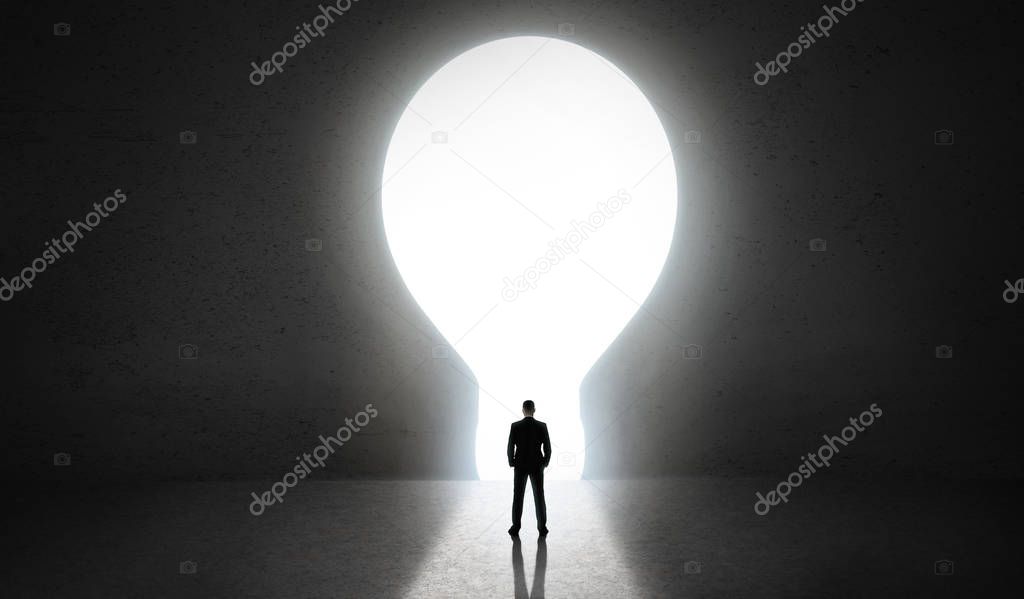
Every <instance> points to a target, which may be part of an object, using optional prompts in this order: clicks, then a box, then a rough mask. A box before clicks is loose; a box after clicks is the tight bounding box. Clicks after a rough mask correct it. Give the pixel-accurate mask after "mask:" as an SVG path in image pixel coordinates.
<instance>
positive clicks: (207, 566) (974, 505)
mask: <svg viewBox="0 0 1024 599" xmlns="http://www.w3.org/2000/svg"><path fill="white" fill-rule="evenodd" d="M776 482H778V481H777V480H772V479H731V480H725V479H712V478H683V479H664V480H633V481H630V480H620V481H611V480H597V481H579V482H572V483H568V482H560V483H552V484H551V485H550V488H549V491H548V505H549V514H550V521H549V527H550V529H551V533H550V536H549V537H548V539H547V543H546V545H547V551H546V558H547V559H546V567H544V568H543V569H537V568H535V566H536V562H535V559H536V555H537V538H536V531H535V528H534V527H535V522H534V521H533V520H532V515H531V513H530V508H531V507H532V506H531V505H530V504H529V502H528V504H527V509H526V515H525V516H524V523H523V530H522V533H521V539H522V541H521V545H520V552H521V555H522V560H523V561H522V564H523V566H522V571H523V576H522V582H521V584H520V585H519V587H520V592H519V593H518V595H517V592H516V587H517V585H516V569H517V566H516V563H515V560H516V558H517V556H516V554H515V552H514V549H513V543H512V542H511V540H510V539H509V537H508V535H507V534H506V532H505V530H506V529H507V528H508V525H509V519H510V516H509V507H510V506H509V504H510V500H511V494H512V493H511V483H508V484H505V483H481V482H472V481H461V482H459V481H452V482H442V481H418V482H417V481H406V482H402V481H390V482H384V481H381V482H369V481H364V482H321V481H308V480H307V481H304V482H302V483H301V484H300V485H298V486H297V487H295V488H293V489H292V490H291V491H289V493H288V494H287V495H286V501H285V503H284V504H281V505H276V506H272V508H271V509H269V510H268V512H266V513H265V514H264V515H263V516H260V517H258V518H257V517H253V516H251V515H250V514H249V513H248V512H247V504H248V501H250V499H249V493H250V492H251V491H259V490H261V489H264V488H266V487H267V486H268V485H269V484H270V481H239V482H233V483H181V484H175V485H160V486H149V487H140V486H123V487H111V486H94V487H84V486H81V485H54V486H50V487H48V488H47V489H45V490H44V489H39V490H25V489H14V490H13V492H12V494H11V496H10V497H11V499H12V504H11V509H9V510H7V511H5V513H4V514H5V522H4V523H3V524H4V530H5V536H4V545H5V555H6V558H5V570H6V580H5V583H4V594H5V596H11V597H24V598H36V597H48V598H64V597H77V598H92V597H96V598H108V597H148V598H156V599H159V598H164V597H167V598H185V597H188V598H191V599H205V598H222V597H260V598H262V597H274V598H276V599H291V598H295V599H299V598H314V597H315V598H321V597H323V598H327V597H331V598H353V599H355V598H364V597H381V598H387V599H418V598H421V597H452V598H466V599H479V598H481V597H517V596H523V593H522V588H523V587H525V588H526V590H527V592H529V591H531V590H532V589H533V588H538V589H539V588H540V587H539V586H537V585H536V584H535V578H534V576H535V575H539V576H541V577H542V578H543V588H544V589H545V591H546V593H545V594H544V596H546V597H549V598H577V597H579V598H601V599H603V598H608V599H623V598H637V599H641V598H665V599H669V598H678V597H739V598H745V597H752V598H760V599H765V598H771V597H787V598H793V597H982V596H984V597H1003V596H1012V595H1011V594H1008V589H1009V588H1011V586H1010V585H1012V588H1016V586H1017V578H1016V573H1017V571H1018V570H1019V568H1018V567H1017V564H1016V561H1017V559H1018V555H1017V553H1016V552H1013V551H1009V550H1007V548H1009V547H1013V546H1015V545H1016V542H1017V540H1018V539H1020V536H1021V534H1022V533H1024V530H1022V528H1024V527H1022V524H1024V523H1022V520H1021V518H1020V515H1019V509H1018V508H1019V505H1020V502H1021V500H1024V493H1022V488H1021V487H1020V485H1019V484H1008V483H1001V484H993V483H982V482H973V483H958V484H953V483H949V482H946V481H918V483H917V484H916V485H913V486H912V485H908V484H907V483H906V482H900V483H894V482H884V481H881V480H872V479H865V480H860V481H851V480H847V479H840V478H838V477H831V478H829V477H828V476H827V475H822V477H821V478H816V479H811V480H809V481H807V482H806V483H805V485H802V486H801V487H800V488H798V489H795V490H794V492H793V493H792V494H791V495H790V499H789V502H788V503H787V504H784V505H780V506H777V507H776V508H774V509H773V510H772V511H771V512H769V514H768V515H767V516H764V517H761V516H757V515H755V514H754V512H753V509H752V505H753V501H754V493H755V491H757V490H762V491H763V490H766V489H767V488H768V486H769V485H774V484H775V483H776ZM941 559H948V560H952V561H953V563H954V569H953V575H951V576H937V575H936V574H935V573H934V564H935V561H937V560H941ZM188 560H191V561H193V562H195V564H196V571H195V573H194V574H181V573H179V566H180V562H183V561H188ZM688 562H691V566H690V568H689V570H688V569H687V563H688ZM692 562H696V563H697V564H699V566H694V565H693V564H692Z"/></svg>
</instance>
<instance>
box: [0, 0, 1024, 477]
mask: <svg viewBox="0 0 1024 599" xmlns="http://www.w3.org/2000/svg"><path fill="white" fill-rule="evenodd" d="M1004 10H1011V9H1010V8H1004V7H1001V6H992V5H990V4H987V3H973V4H967V5H964V4H962V3H956V4H944V3H934V2H898V3H893V2H890V3H883V2H876V1H874V0H867V1H865V2H863V3H862V4H860V5H859V7H858V8H857V9H856V10H855V11H854V12H853V13H851V14H850V15H849V16H847V17H843V18H842V20H841V22H840V23H839V24H838V25H837V26H836V27H835V28H833V29H832V32H831V37H830V38H828V39H822V40H820V41H818V42H817V43H816V44H815V45H814V46H813V47H812V48H810V49H808V50H807V51H806V52H804V54H803V55H801V56H800V57H799V58H798V59H797V60H795V61H794V62H793V64H792V67H791V69H790V72H789V73H787V74H784V75H780V76H778V77H776V78H773V80H772V81H771V83H770V84H769V85H766V86H764V87H759V86H757V85H755V83H754V82H753V79H752V76H753V72H754V63H755V62H758V61H765V60H768V59H769V58H771V57H772V56H774V55H775V54H776V53H777V52H778V51H780V50H782V49H783V48H784V47H785V46H786V45H787V44H789V43H790V42H792V41H793V40H794V39H795V38H796V36H797V35H799V33H800V27H801V26H802V25H804V24H805V23H807V22H808V21H812V20H814V19H816V18H818V17H819V16H820V15H821V14H822V8H821V3H820V2H817V1H801V2H790V3H778V2H761V1H753V0H751V1H748V2H722V1H719V0H700V1H695V2H689V1H688V2H679V1H678V0H640V1H637V2H600V1H589V0H587V1H584V0H555V1H551V2H543V1H542V2H536V1H531V2H525V1H507V2H502V1H493V2H492V1H482V0H445V1H431V2H406V1H397V0H396V1H390V0H361V1H359V2H356V3H354V5H353V7H352V9H351V10H350V11H349V12H348V14H346V15H345V16H344V17H342V18H341V20H340V21H338V22H337V23H335V24H333V25H332V26H331V28H330V30H329V32H328V33H327V35H326V36H325V37H324V38H322V39H316V40H315V41H314V42H313V43H311V44H310V45H309V46H307V47H306V48H304V49H302V50H301V51H300V52H299V53H298V54H297V55H296V56H294V57H292V58H291V59H289V61H288V63H287V66H286V68H285V70H284V72H283V73H280V74H277V75H274V76H273V77H271V78H269V79H268V80H267V81H266V82H265V83H264V84H263V85H262V86H260V87H258V88H256V87H253V86H252V85H251V84H250V83H249V81H248V75H249V72H250V70H251V67H250V66H249V63H250V62H251V61H254V60H256V61H260V60H266V59H267V58H268V57H269V56H270V55H271V53H273V52H274V51H277V50H278V49H280V48H281V46H282V44H283V43H284V42H285V41H287V40H289V39H290V38H291V36H292V35H293V34H294V28H295V27H296V26H298V25H301V24H302V23H303V22H304V21H309V20H310V19H312V18H313V16H315V15H316V14H317V13H318V10H317V9H316V6H315V3H311V2H310V3H281V2H270V1H261V2H245V3H241V2H228V3H221V4H216V5H211V4H210V3H208V2H167V1H157V2H146V3H144V4H139V3H128V2H117V1H109V2H107V1H105V2H77V3H74V4H65V3H57V2H32V3H24V4H22V5H20V6H17V7H11V8H10V10H9V12H8V14H6V15H5V35H4V37H3V41H2V42H0V44H3V46H4V48H5V51H4V52H3V63H4V85H3V92H2V96H3V98H2V102H0V142H2V143H0V157H2V159H3V164H4V165H5V168H4V169H3V172H2V174H0V190H2V192H3V202H2V204H0V238H2V239H3V247H2V254H0V276H5V277H11V276H13V275H14V274H15V273H16V272H18V271H19V270H20V269H21V268H23V267H24V266H25V265H26V264H28V263H30V261H31V260H32V259H33V258H35V257H38V256H39V254H40V253H41V252H42V251H43V247H44V246H43V243H44V242H45V241H46V240H48V239H51V238H52V237H54V236H55V235H59V234H60V233H61V232H62V231H63V230H64V229H65V228H66V221H67V220H69V219H80V218H82V216H83V215H84V214H85V213H86V211H87V210H89V209H90V207H91V206H92V204H93V203H94V202H98V201H100V200H101V199H102V198H103V197H105V196H106V195H108V194H110V193H111V192H112V191H113V190H114V189H116V188H122V189H124V190H125V192H126V193H127V196H128V201H127V203H126V204H125V205H124V206H123V207H122V208H121V209H119V210H118V211H117V212H116V214H114V215H113V216H112V217H111V218H109V219H107V220H106V221H104V222H103V224H101V225H100V226H99V228H98V229H97V230H95V231H93V232H92V233H89V234H88V236H87V237H86V238H85V239H84V240H83V241H81V242H80V243H79V244H78V245H77V247H76V250H75V253H74V254H70V255H67V256H65V257H63V258H62V259H61V261H60V262H58V263H57V264H55V265H54V266H52V267H50V268H49V269H48V270H47V271H46V272H45V273H44V274H42V275H40V276H39V278H38V279H37V281H36V284H35V286H34V287H33V288H32V289H30V290H24V291H22V292H20V293H19V294H18V295H17V297H16V298H15V299H14V300H13V301H11V302H9V303H4V304H0V327H2V330H3V331H4V336H5V339H6V340H7V343H8V346H9V347H13V348H16V350H15V351H12V352H9V354H11V355H7V356H6V357H5V359H4V361H3V364H2V366H0V368H3V374H4V377H3V380H4V393H3V395H4V401H3V402H0V411H2V414H0V415H2V418H0V420H2V421H3V423H4V427H5V438H7V439H8V441H9V449H8V450H7V451H5V452H4V453H3V455H2V456H0V466H2V468H3V470H4V471H5V472H7V473H10V474H13V475H17V476H22V477H26V478H29V479H39V478H52V479H55V480H60V479H66V478H77V479H81V480H89V479H95V478H97V477H103V478H112V479H113V478H119V477H126V476H130V477H136V478H137V477H149V478H153V477H176V478H190V479H195V478H201V479H221V478H231V477H240V476H273V475H275V474H276V473H277V472H279V471H280V470H281V469H282V466H283V465H285V464H288V463H290V462H291V461H292V459H293V457H294V456H295V455H296V452H299V451H303V450H306V449H308V448H309V447H311V446H312V445H313V444H314V443H315V440H316V437H317V436H318V435H319V434H322V433H327V432H328V431H332V430H335V429H336V428H337V427H338V426H339V425H340V424H341V422H342V421H343V419H344V418H345V417H348V416H350V415H351V414H352V413H353V412H354V411H356V410H358V409H361V408H362V406H363V405H364V404H366V403H367V402H371V401H374V402H377V405H378V407H379V409H380V414H381V415H380V418H379V419H377V420H375V421H374V423H373V425H372V426H371V427H369V428H368V430H367V431H366V432H365V433H363V434H362V435H360V436H359V437H358V438H357V439H355V440H354V441H353V442H352V444H351V445H350V446H349V447H348V448H347V450H346V451H345V452H344V453H343V454H342V455H338V456H335V457H334V458H332V460H331V462H330V463H329V464H328V466H327V469H328V471H329V472H330V474H331V476H334V477H337V478H348V477H367V476H370V477H394V478H472V477H473V475H474V472H473V470H474V469H473V464H474V460H473V439H474V425H475V422H476V406H477V402H478V399H479V398H478V396H477V388H476V386H475V384H474V382H473V380H472V374H471V373H469V372H467V371H466V369H465V366H464V365H462V364H461V362H460V361H459V359H458V358H457V356H453V357H452V358H451V359H450V360H448V361H444V360H435V359H433V358H432V357H431V350H432V349H433V347H434V346H435V344H437V343H438V342H439V341H440V338H439V336H438V334H437V332H436V331H435V330H434V328H433V326H432V325H431V324H430V322H429V320H428V319H427V318H426V317H425V316H424V314H422V312H421V311H420V310H419V308H418V307H417V305H416V304H415V303H414V302H413V300H412V298H411V296H410V295H409V293H408V292H407V291H406V289H405V288H404V286H403V283H402V281H401V279H400V278H399V276H398V273H397V272H396V270H395V268H394V266H393V264H392V263H391V260H390V257H389V255H388V252H387V248H386V244H385V240H384V238H383V230H382V224H381V216H380V210H379V194H377V193H376V190H377V189H378V188H379V186H380V185H381V171H382V166H383V159H384V155H385V151H386V146H387V143H388V140H389V136H390V134H391V131H392V128H393V127H394V125H395V123H396V122H397V118H398V116H399V114H400V113H401V111H402V110H403V109H404V108H405V101H406V100H407V99H408V98H409V97H411V96H412V94H413V93H414V92H415V90H416V89H417V88H418V86H419V85H420V84H421V83H422V82H423V81H424V80H425V79H426V78H427V77H428V76H429V75H430V74H431V73H432V72H433V71H434V70H435V69H437V68H438V67H439V66H440V65H442V64H443V63H444V62H445V61H447V60H448V59H450V58H451V57H453V56H454V55H456V54H458V53H459V52H461V51H462V50H464V49H466V48H469V47H471V46H472V45H474V44H478V43H482V42H485V41H488V40H491V39H494V38H497V37H502V36H508V35H515V34H521V33H528V34H545V35H555V34H557V31H558V24H559V23H562V22H569V23H573V24H574V25H575V34H574V36H573V39H574V40H576V41H578V42H579V43H581V44H584V45H586V46H587V47H588V48H591V49H592V50H594V51H596V52H598V53H600V54H602V55H603V56H605V57H606V58H608V59H609V60H611V61H612V62H614V63H615V64H616V65H618V66H619V67H620V68H621V69H622V70H623V71H624V72H626V73H627V74H629V76H630V77H632V78H633V80H634V81H635V82H636V83H637V84H638V85H639V86H640V87H641V89H642V90H643V91H644V92H645V93H646V94H647V95H648V97H649V98H650V99H651V100H652V102H654V103H655V106H656V107H657V109H658V111H659V115H660V117H661V119H662V121H663V123H664V125H665V128H666V130H667V132H668V135H669V138H670V140H671V141H672V143H673V145H675V146H676V159H677V160H676V168H677V175H678V179H679V180H680V181H681V182H682V186H681V190H680V198H679V201H680V210H679V222H678V223H677V236H676V242H675V245H674V246H673V248H672V251H671V254H670V257H669V259H668V262H667V266H666V268H665V270H664V274H663V277H662V279H661V281H660V282H659V284H658V285H657V287H656V288H655V290H654V292H653V293H652V295H651V298H650V300H649V301H648V302H647V303H646V305H645V306H644V310H642V311H640V312H639V314H638V316H637V317H636V318H635V319H634V320H633V322H632V323H631V324H630V325H629V327H628V328H627V329H626V330H625V331H624V332H623V334H622V335H621V336H620V338H619V339H618V340H617V342H616V343H615V344H614V345H613V346H612V347H610V348H609V349H608V351H607V353H606V354H605V356H604V357H603V358H602V359H601V360H600V361H599V362H598V363H597V364H596V365H595V367H594V369H593V371H592V372H591V373H590V375H589V376H588V378H587V379H586V380H585V381H584V384H583V387H582V395H581V397H582V405H583V414H582V416H583V421H584V425H585V427H586V431H587V435H588V443H590V447H589V448H588V461H587V467H588V475H589V476H592V477H599V476H607V477H614V476H625V477H630V476H642V475H660V474H693V473H713V474H721V473H731V474H737V475H739V474H765V475H770V474H772V473H774V472H777V471H780V470H783V471H787V472H788V471H789V469H790V468H791V462H792V456H794V455H800V454H801V453H804V452H806V451H809V450H810V449H811V448H812V447H810V446H813V444H814V442H815V441H816V440H817V439H818V438H819V437H820V435H821V434H823V433H827V432H834V431H835V430H836V429H837V428H838V427H840V426H841V425H842V424H843V423H845V422H846V419H847V418H849V417H851V416H854V415H856V414H858V413H859V412H860V411H861V410H863V409H865V407H866V406H867V405H868V404H870V403H871V402H873V401H877V402H879V404H880V405H881V406H882V407H883V408H884V409H885V410H886V418H885V421H884V424H880V425H878V426H879V427H885V428H878V429H873V430H872V435H871V436H870V438H865V439H864V441H863V442H861V441H858V443H857V445H856V447H854V448H851V451H850V452H849V453H848V454H847V455H845V456H843V460H840V461H839V462H838V463H837V464H836V466H835V468H836V471H841V472H847V471H851V472H853V471H856V472H861V473H869V472H877V471H879V470H880V469H883V468H884V469H886V470H890V471H893V472H914V471H921V470H926V471H931V472H935V473H942V474H953V475H958V476H964V477H973V476H989V475H991V476H997V477H998V476H1004V477H1005V476H1011V477H1012V476H1018V477H1019V476H1020V475H1021V472H1022V471H1021V462H1020V461H1019V460H1017V459H1016V458H1015V457H1014V456H1015V455H1016V454H1017V453H1019V452H1018V446H1019V442H1018V436H1019V435H1018V431H1017V426H1018V424H1017V423H1019V422H1020V421H1021V420H1022V418H1024V407H1022V404H1021V402H1019V401H1018V400H1017V398H1016V396H1015V395H1014V392H1015V391H1016V389H1017V387H1018V385H1016V384H1015V383H1013V382H1012V379H1011V378H1010V375H1009V374H1008V373H1010V372H1015V371H1016V370H1017V369H1018V367H1019V364H1020V363H1021V359H1022V357H1024V353H1022V352H1024V346H1022V344H1021V342H1020V330H1021V310H1020V306H1021V304H1020V303H1017V304H1016V305H1008V304H1005V303H1003V302H1002V300H1001V298H1000V294H1001V292H1002V291H1003V280H1005V279H1010V280H1015V279H1017V278H1019V277H1021V276H1024V272H1021V271H1020V268H1021V264H1020V260H1019V257H1020V239H1021V238H1022V233H1024V223H1022V221H1021V220H1020V218H1019V217H1018V215H1019V210H1020V202H1019V200H1018V199H1017V198H1019V181H1018V178H1017V174H1016V173H1017V171H1018V170H1019V168H1018V165H1017V164H1016V163H1017V161H1018V160H1017V155H1018V154H1019V152H1018V151H1017V145H1018V142H1017V139H1016V136H1014V135H1013V134H1012V132H1013V131H1014V130H1015V129H1016V128H1018V127H1019V124H1020V111H1019V110H1018V108H1019V105H1020V101H1021V98H1020V93H1021V88H1020V84H1019V81H1018V80H1016V79H1015V78H1014V77H1012V76H1008V74H1009V73H1013V72H1016V71H1015V69H1014V67H1013V66H1012V65H1010V66H1005V67H1004V66H1003V65H1002V62H1004V61H1007V60H1010V59H1012V57H1013V56H1016V55H1017V52H1016V51H1015V48H1014V45H1015V44H1016V43H1017V41H1016V40H1017V39H1018V38H1019V36H1017V35H1016V34H1015V33H1014V32H1012V31H1007V30H1005V29H1006V28H1008V27H1011V26H1012V25H1011V24H1012V23H1014V22H1015V21H1014V20H1013V19H1011V18H1009V17H1008V15H1005V14H1002V12H1001V11H1004ZM58 21H66V22H68V23H70V25H71V35H70V36H66V37H59V36H54V35H52V27H53V23H55V22H58ZM427 116H428V117H429V115H427ZM938 129H951V130H953V131H954V133H955V144H954V145H952V146H936V145H934V143H933V132H934V131H935V130H938ZM183 130H193V131H195V132H196V133H197V135H198V140H197V143H196V144H194V145H181V144H179V132H180V131H183ZM687 130H699V131H701V133H702V140H701V143H699V144H686V143H683V139H684V133H685V132H686V131H687ZM538 143H543V140H538ZM307 238H320V239H321V240H322V241H323V250H322V251H320V252H308V251H306V250H305V246H304V242H305V240H306V239H307ZM812 238H824V239H825V240H826V241H827V248H828V249H827V251H826V252H810V251H809V250H808V242H809V240H810V239H812ZM690 343H694V344H699V345H701V346H703V356H702V357H701V359H699V360H687V359H685V358H684V357H683V353H682V348H683V347H684V346H685V345H687V344H690ZM182 344H195V345H197V346H198V348H199V355H198V359H196V360H180V359H179V357H178V347H179V345H182ZM940 344H949V345H952V346H953V347H954V351H955V355H954V357H953V359H952V360H937V359H936V358H935V357H934V347H935V346H937V345H940ZM876 432H877V433H878V434H874V433H876ZM56 452H69V453H70V454H71V455H72V459H73V463H72V466H71V467H70V468H65V469H55V468H54V467H53V465H52V455H53V454H54V453H56ZM847 457H848V458H849V459H846V458H847Z"/></svg>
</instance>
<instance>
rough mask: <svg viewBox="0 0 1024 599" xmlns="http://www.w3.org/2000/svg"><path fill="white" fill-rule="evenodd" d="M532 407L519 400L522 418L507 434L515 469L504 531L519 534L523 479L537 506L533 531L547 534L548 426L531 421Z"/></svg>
mask: <svg viewBox="0 0 1024 599" xmlns="http://www.w3.org/2000/svg"><path fill="white" fill-rule="evenodd" d="M535 411H536V408H535V407H534V405H533V402H532V401H530V400H526V401H524V402H523V416H524V418H523V419H522V420H520V421H519V422H513V423H512V430H510V431H509V433H508V465H509V467H512V468H515V483H514V485H513V488H512V528H510V529H508V534H510V535H512V537H513V538H516V537H518V536H519V528H520V527H521V526H522V524H523V495H525V494H526V478H527V477H529V478H530V486H532V487H533V506H534V508H536V509H537V530H539V531H540V536H542V537H544V536H547V534H548V527H547V524H548V509H547V505H545V503H544V469H545V468H547V467H548V463H549V462H551V439H550V438H549V437H548V425H546V424H544V423H543V422H541V421H539V420H534V418H533V413H534V412H535Z"/></svg>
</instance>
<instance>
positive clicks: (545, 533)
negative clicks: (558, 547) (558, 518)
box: [540, 528, 548, 538]
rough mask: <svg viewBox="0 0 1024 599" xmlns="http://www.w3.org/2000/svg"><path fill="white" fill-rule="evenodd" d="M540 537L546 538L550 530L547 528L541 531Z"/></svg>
mask: <svg viewBox="0 0 1024 599" xmlns="http://www.w3.org/2000/svg"><path fill="white" fill-rule="evenodd" d="M540 536H541V537H542V538H543V537H546V536H548V529H547V528H543V529H541V531H540Z"/></svg>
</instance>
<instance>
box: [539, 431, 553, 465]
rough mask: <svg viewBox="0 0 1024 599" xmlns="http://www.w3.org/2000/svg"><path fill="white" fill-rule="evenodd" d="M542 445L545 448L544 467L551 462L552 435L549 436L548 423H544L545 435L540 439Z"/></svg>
mask: <svg viewBox="0 0 1024 599" xmlns="http://www.w3.org/2000/svg"><path fill="white" fill-rule="evenodd" d="M540 447H541V449H543V450H544V467H545V468H547V467H548V464H550V463H551V437H548V425H546V424H545V425H544V437H543V438H542V439H541V440H540Z"/></svg>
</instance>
